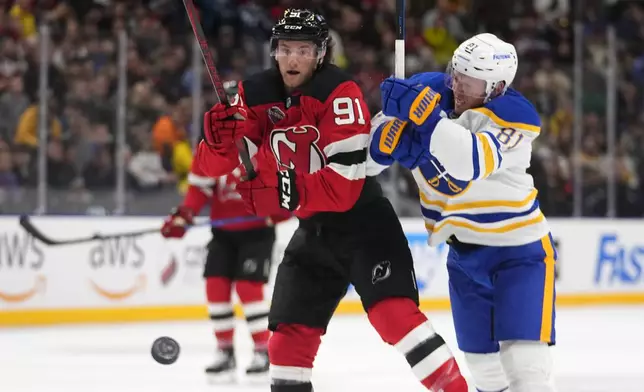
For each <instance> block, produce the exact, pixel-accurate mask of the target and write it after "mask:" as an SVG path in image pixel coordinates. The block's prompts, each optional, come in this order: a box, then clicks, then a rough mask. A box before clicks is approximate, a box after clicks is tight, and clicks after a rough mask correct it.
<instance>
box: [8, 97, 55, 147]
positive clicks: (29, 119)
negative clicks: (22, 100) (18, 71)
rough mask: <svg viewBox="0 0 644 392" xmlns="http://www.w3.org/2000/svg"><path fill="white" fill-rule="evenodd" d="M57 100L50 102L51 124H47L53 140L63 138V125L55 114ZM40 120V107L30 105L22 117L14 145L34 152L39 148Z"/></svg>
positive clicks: (51, 99)
mask: <svg viewBox="0 0 644 392" xmlns="http://www.w3.org/2000/svg"><path fill="white" fill-rule="evenodd" d="M55 108H56V106H55V100H54V99H53V98H50V100H49V110H48V111H49V119H50V120H49V123H48V124H46V127H47V130H48V135H49V137H50V138H52V139H60V138H61V136H62V133H63V131H62V129H63V127H62V124H61V122H60V120H59V119H58V118H56V117H55V116H54V115H53V114H54V110H53V109H55ZM39 120H40V115H39V107H38V105H37V104H33V105H30V106H29V107H28V108H27V109H26V110H25V111H24V112H23V113H22V115H21V116H20V119H19V120H18V127H17V128H16V133H15V136H14V140H13V141H14V143H15V144H17V145H20V146H27V147H31V148H33V149H34V150H35V149H36V148H37V147H38V134H39V133H38V123H39Z"/></svg>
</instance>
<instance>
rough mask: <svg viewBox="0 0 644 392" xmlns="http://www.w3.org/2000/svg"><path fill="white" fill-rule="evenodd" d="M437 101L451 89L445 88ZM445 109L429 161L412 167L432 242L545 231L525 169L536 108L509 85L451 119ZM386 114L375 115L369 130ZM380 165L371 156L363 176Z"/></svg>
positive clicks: (517, 239)
mask: <svg viewBox="0 0 644 392" xmlns="http://www.w3.org/2000/svg"><path fill="white" fill-rule="evenodd" d="M442 99H443V100H444V99H451V94H444V93H443V98H442ZM448 105H450V106H451V103H449V104H448ZM441 107H442V108H444V107H445V106H444V105H443V104H442V102H441ZM442 114H443V115H444V118H443V120H441V121H440V122H439V123H438V125H437V126H436V128H435V130H434V132H433V134H432V136H431V141H430V145H429V149H430V153H431V155H432V156H433V157H434V158H433V159H432V160H431V161H430V162H429V163H426V164H423V165H421V166H420V167H418V168H416V169H414V170H413V175H414V178H415V179H416V183H417V184H418V188H419V193H420V204H421V210H422V214H423V217H424V219H425V226H426V228H427V231H428V233H429V245H430V246H436V245H438V244H440V243H441V242H444V241H445V240H447V239H448V238H449V237H450V236H452V235H454V236H455V237H456V238H457V239H458V240H459V241H461V242H465V243H471V244H479V245H487V246H516V245H523V244H527V243H530V242H534V241H538V240H540V239H541V238H542V237H544V236H545V235H547V234H548V233H549V231H550V229H549V227H548V223H547V222H546V219H545V217H544V215H543V214H542V212H541V210H540V209H539V203H538V201H537V190H536V189H535V188H534V184H533V180H532V176H531V175H529V174H528V173H527V172H526V169H528V167H529V166H530V158H531V154H532V141H533V140H534V139H535V138H536V137H537V136H538V135H539V131H540V119H539V115H538V114H537V112H536V110H535V108H534V107H533V105H532V104H531V103H530V102H529V101H528V100H527V99H526V98H524V97H523V96H522V95H521V94H519V93H518V92H516V91H515V90H512V89H508V91H507V92H506V94H505V95H503V96H501V97H497V98H495V99H493V100H491V101H490V102H489V103H487V104H485V105H484V106H483V107H481V108H476V109H472V110H467V111H465V112H464V113H463V114H462V115H461V116H459V117H458V118H456V119H448V118H447V114H446V113H445V112H443V113H442ZM390 119H391V118H388V117H386V116H384V115H377V116H374V118H373V121H372V134H373V132H374V131H375V129H376V128H377V127H378V125H380V124H381V123H382V122H384V121H388V120H390ZM384 168H385V167H384V166H382V165H380V164H378V163H376V162H375V161H373V159H370V160H369V162H368V166H367V175H375V174H377V173H379V172H380V171H382V170H383V169H384Z"/></svg>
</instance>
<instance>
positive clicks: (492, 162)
mask: <svg viewBox="0 0 644 392" xmlns="http://www.w3.org/2000/svg"><path fill="white" fill-rule="evenodd" d="M472 154H473V157H472V169H473V171H472V179H473V180H480V179H484V178H487V177H489V176H490V175H491V174H492V173H494V172H495V171H497V170H498V169H499V168H500V167H501V163H502V162H503V155H502V154H501V143H499V140H498V139H497V138H496V136H494V135H493V134H492V133H491V132H488V131H483V132H478V133H474V134H472Z"/></svg>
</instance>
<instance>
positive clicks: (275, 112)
mask: <svg viewBox="0 0 644 392" xmlns="http://www.w3.org/2000/svg"><path fill="white" fill-rule="evenodd" d="M266 113H267V114H268V118H269V119H270V120H271V122H272V123H273V124H277V123H278V122H280V121H282V120H284V118H285V117H286V114H284V112H283V111H282V109H280V108H278V107H277V106H271V108H270V109H268V110H266Z"/></svg>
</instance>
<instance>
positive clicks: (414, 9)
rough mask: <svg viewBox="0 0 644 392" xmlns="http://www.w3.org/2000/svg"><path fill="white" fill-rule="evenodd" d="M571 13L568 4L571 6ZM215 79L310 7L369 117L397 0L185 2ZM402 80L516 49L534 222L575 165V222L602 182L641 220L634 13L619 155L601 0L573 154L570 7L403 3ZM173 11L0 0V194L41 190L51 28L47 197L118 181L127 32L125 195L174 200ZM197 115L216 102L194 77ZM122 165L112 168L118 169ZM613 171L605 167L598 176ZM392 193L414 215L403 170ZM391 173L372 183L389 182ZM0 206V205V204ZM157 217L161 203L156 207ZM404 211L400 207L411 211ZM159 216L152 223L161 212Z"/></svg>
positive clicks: (643, 136)
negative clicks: (196, 20) (467, 57)
mask: <svg viewBox="0 0 644 392" xmlns="http://www.w3.org/2000/svg"><path fill="white" fill-rule="evenodd" d="M571 1H572V0H571ZM195 2H196V3H197V5H198V6H199V7H200V10H201V22H202V25H203V27H204V30H205V31H206V34H207V35H208V38H209V40H210V42H211V44H212V46H213V48H214V49H213V51H214V54H215V58H216V60H217V65H218V68H219V70H220V71H221V73H222V74H223V77H224V79H226V80H239V79H243V78H244V77H246V76H248V75H250V74H252V73H254V72H256V71H258V70H261V69H262V68H264V67H266V66H270V65H271V60H270V58H269V57H268V54H267V53H268V51H267V46H266V45H267V41H268V38H269V36H270V28H271V26H272V24H273V23H274V21H275V20H276V19H278V18H279V17H280V16H281V15H282V13H283V11H284V9H286V8H288V7H291V6H308V7H315V8H317V9H319V10H321V11H322V12H323V14H324V15H325V16H326V17H327V19H328V20H329V22H330V25H331V27H332V29H333V30H332V39H333V42H334V61H335V63H336V64H337V65H339V66H340V67H342V68H345V69H346V70H348V71H350V72H351V73H352V74H353V75H354V76H355V78H356V80H357V81H358V82H359V83H360V85H361V86H362V88H363V91H364V93H365V96H366V97H367V99H368V104H369V107H370V109H371V111H372V113H375V112H377V111H378V109H379V108H378V107H379V102H380V97H379V89H378V87H379V84H380V82H381V80H382V79H383V78H385V77H387V76H388V75H390V74H391V73H392V70H393V53H394V40H395V26H394V20H395V16H394V11H395V0H308V1H298V0H265V1H259V0H207V1H206V0H202V1H199V0H196V1H195ZM407 3H408V10H407V15H408V18H407V21H406V23H407V30H406V33H407V39H406V53H407V57H406V72H407V74H413V73H416V72H420V71H442V70H444V69H445V67H446V65H447V63H448V61H449V60H450V57H451V54H452V52H453V50H454V49H455V48H456V47H457V45H458V44H459V43H460V42H461V41H462V40H464V39H465V38H467V37H468V36H470V35H472V34H474V33H477V32H482V31H487V32H491V33H494V34H497V35H499V36H500V37H502V38H504V39H506V40H508V41H510V42H513V43H514V44H515V46H516V48H517V50H518V53H519V59H520V63H519V64H520V65H519V74H518V75H517V78H516V80H515V83H514V87H516V88H517V89H518V90H519V91H521V92H522V93H524V94H525V95H526V96H527V97H528V98H530V99H531V100H532V102H534V103H535V105H536V106H537V108H538V110H539V112H540V113H541V115H542V123H543V124H542V130H541V136H540V137H539V138H538V139H537V142H536V144H535V146H534V149H533V160H532V168H531V172H532V173H533V174H534V177H535V184H536V186H537V188H538V190H539V193H540V203H541V206H542V209H543V210H544V212H545V213H546V214H547V215H551V216H567V215H570V214H571V213H572V210H573V205H572V201H573V196H572V193H573V190H574V186H573V183H574V181H573V180H574V177H573V175H574V173H575V169H574V168H575V165H580V167H581V168H582V173H583V176H582V178H583V184H582V185H583V186H582V188H583V195H584V197H583V199H582V202H583V213H584V215H588V216H604V215H605V213H606V199H607V186H606V184H607V176H608V175H610V173H613V172H614V173H615V175H616V176H617V177H616V184H617V195H618V199H617V200H618V214H619V216H642V215H644V198H643V197H642V196H641V184H642V183H643V182H644V118H643V117H642V115H641V113H642V104H643V102H644V101H643V100H642V98H643V94H642V91H644V90H643V89H642V85H643V84H644V39H643V38H644V27H643V26H644V23H643V22H644V7H642V6H641V5H639V4H632V5H631V4H628V5H627V6H626V7H625V12H624V13H623V15H621V16H619V17H618V18H617V21H616V29H617V35H618V42H619V45H618V50H619V56H618V58H620V59H621V60H620V62H619V67H620V69H619V83H618V92H617V97H618V105H617V107H618V115H617V118H618V124H617V152H616V157H615V160H614V161H610V160H608V159H607V156H606V140H607V138H606V120H605V116H606V97H607V94H606V69H607V66H606V64H607V45H606V39H605V36H606V33H605V32H606V26H607V21H606V20H605V19H604V14H605V13H604V12H603V10H602V6H603V4H602V3H603V2H602V1H601V0H586V5H585V7H584V15H583V18H584V19H583V23H584V62H583V69H584V81H583V139H582V148H581V151H574V150H573V107H574V105H573V79H572V75H573V73H572V71H573V30H572V23H573V21H572V18H571V15H572V14H571V9H570V8H571V7H570V5H569V4H568V3H569V2H568V0H495V1H494V2H492V3H493V6H491V2H490V1H489V0H408V1H407ZM182 7H183V5H182V3H181V2H179V1H174V0H147V1H146V0H127V1H123V0H121V1H119V0H84V1H71V0H0V194H1V193H3V192H4V193H5V194H6V193H7V192H11V190H12V189H21V188H25V187H34V186H35V184H36V183H37V181H38V175H37V171H38V166H37V165H36V163H37V159H36V157H37V147H38V144H39V136H38V124H39V109H40V108H39V74H40V64H41V61H43V59H42V58H41V56H40V54H41V45H43V44H44V41H45V38H43V35H42V34H40V32H39V26H40V25H42V24H47V25H48V26H49V32H50V34H49V37H50V40H49V41H48V43H49V44H48V45H47V46H48V47H49V53H48V57H47V59H46V61H47V64H48V80H49V83H48V88H47V91H46V95H47V100H46V106H47V110H48V113H49V118H48V124H47V125H46V126H47V129H48V141H47V148H46V154H47V163H46V165H47V173H48V175H47V181H48V187H49V188H50V189H58V190H76V191H82V192H85V191H86V192H93V191H110V190H112V189H113V188H114V187H115V183H116V170H117V169H116V168H117V166H116V158H115V141H116V130H117V129H118V123H117V107H118V95H117V91H118V75H119V71H118V62H117V59H118V48H119V46H118V39H117V37H118V34H119V32H120V31H122V30H125V31H127V48H126V57H127V72H126V74H127V111H126V127H125V128H126V140H127V145H128V152H127V154H126V156H124V157H122V159H125V160H126V163H125V168H126V170H127V174H128V175H127V180H128V182H127V186H128V189H129V190H130V191H131V192H147V193H150V192H171V193H175V194H176V193H177V192H182V191H183V190H185V186H186V184H185V178H186V175H187V172H188V170H189V167H190V162H191V154H192V153H191V145H192V142H193V140H195V138H196V137H198V134H196V133H199V132H200V128H201V125H200V124H192V110H193V99H192V86H193V81H194V78H195V77H199V76H198V75H195V74H194V72H193V56H192V51H193V41H194V38H193V36H192V33H191V32H190V27H189V25H188V21H187V18H186V17H185V13H184V10H183V8H182ZM201 85H202V92H203V107H202V108H200V110H201V111H204V110H206V109H207V108H208V107H209V106H210V105H212V104H213V103H214V102H216V97H215V95H214V92H213V91H212V88H211V87H209V86H210V85H209V82H208V79H207V78H206V77H205V75H204V77H203V78H202V80H201ZM119 159H121V158H119ZM611 169H612V170H611ZM399 173H400V174H401V176H400V177H399V179H398V181H397V182H395V183H394V189H396V190H397V191H399V192H401V196H402V199H404V200H410V203H409V205H410V206H412V205H415V203H416V201H415V200H417V199H416V188H415V185H414V183H413V180H411V179H410V177H409V176H408V173H406V172H405V171H403V170H401V171H399ZM388 177H391V175H390V174H388V173H385V174H383V182H384V183H388V184H391V183H392V182H391V180H390V179H389V178H388ZM0 199H1V197H0ZM169 207H170V206H168V208H169ZM415 210H417V207H410V208H408V209H405V211H406V212H408V213H410V214H417V213H418V212H417V211H415ZM159 212H164V211H159Z"/></svg>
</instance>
